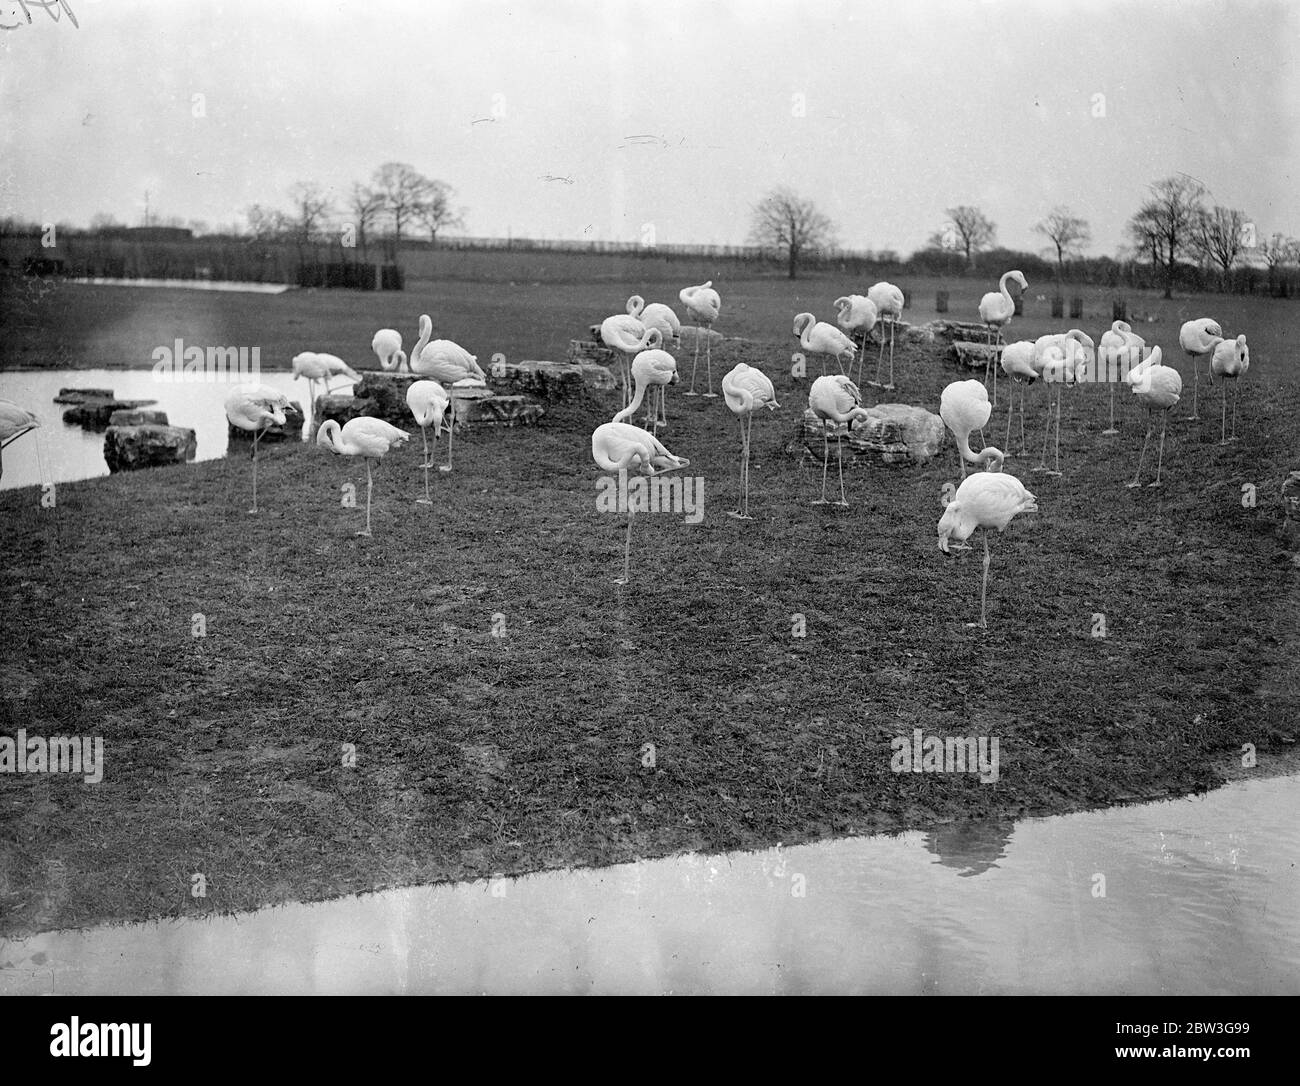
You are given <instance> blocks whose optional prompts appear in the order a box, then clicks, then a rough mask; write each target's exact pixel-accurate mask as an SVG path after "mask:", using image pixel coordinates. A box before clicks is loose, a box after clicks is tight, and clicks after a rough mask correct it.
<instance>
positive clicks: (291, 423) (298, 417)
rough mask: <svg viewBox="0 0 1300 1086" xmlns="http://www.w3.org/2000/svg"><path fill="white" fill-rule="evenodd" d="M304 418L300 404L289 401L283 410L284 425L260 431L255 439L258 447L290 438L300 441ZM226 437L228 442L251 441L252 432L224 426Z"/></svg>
mask: <svg viewBox="0 0 1300 1086" xmlns="http://www.w3.org/2000/svg"><path fill="white" fill-rule="evenodd" d="M306 422H307V420H306V418H305V417H304V416H303V413H302V404H300V403H298V402H297V401H295V400H290V401H289V406H288V407H286V408H285V409H284V425H283V426H268V427H267V428H266V429H265V430H263V431H262V434H261V436H260V437H259V438H258V439H257V443H258V444H259V445H265V444H267V443H268V442H271V443H275V442H277V441H287V440H288V439H290V438H292V439H293V440H294V441H299V440H301V439H302V428H303V426H305V425H306ZM226 435H227V437H228V438H229V441H230V442H232V443H233V442H236V441H247V442H249V443H251V442H252V440H253V431H252V430H241V429H240V428H239V427H238V426H231V425H230V424H229V423H227V424H226Z"/></svg>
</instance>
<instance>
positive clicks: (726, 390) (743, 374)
mask: <svg viewBox="0 0 1300 1086" xmlns="http://www.w3.org/2000/svg"><path fill="white" fill-rule="evenodd" d="M722 395H723V397H724V399H725V400H726V401H727V406H728V407H729V408H730V409H731V412H732V414H734V415H735V416H736V418H737V419H739V420H740V482H741V488H742V492H743V494H744V498H743V504H742V505H741V507H740V509H738V510H734V511H730V512H728V513H727V515H728V516H730V517H735V518H736V519H737V520H750V519H752V518H751V517H750V515H749V435H750V431H751V430H752V429H753V427H754V412H755V411H757V410H758V409H759V408H762V407H766V408H767V409H768V410H769V411H775V410H776V409H777V408H778V407H780V406H781V405H780V404H779V403H777V402H776V389H775V388H773V387H772V382H771V381H770V380H768V377H767V374H765V373H764V372H763V371H762V370H760V369H755V368H754V367H753V366H748V365H746V364H745V363H744V362H741V363H739V364H737V365H736V366H735V367H733V368H732V369H731V370H730V371H729V372H728V373H727V375H726V376H725V377H723V378H722ZM823 436H824V434H823Z"/></svg>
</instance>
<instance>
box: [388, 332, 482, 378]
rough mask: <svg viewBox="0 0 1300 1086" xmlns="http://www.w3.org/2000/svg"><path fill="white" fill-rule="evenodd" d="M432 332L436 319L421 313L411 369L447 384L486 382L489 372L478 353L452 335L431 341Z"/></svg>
mask: <svg viewBox="0 0 1300 1086" xmlns="http://www.w3.org/2000/svg"><path fill="white" fill-rule="evenodd" d="M432 334H433V321H431V320H430V319H429V318H428V316H427V315H424V314H421V316H420V338H419V340H418V341H417V342H416V344H415V347H414V348H412V350H411V358H410V361H409V362H407V365H408V366H409V367H410V370H411V372H412V373H418V374H421V375H422V376H424V377H432V378H433V379H434V380H435V381H437V382H438V383H439V384H441V385H442V386H443V387H444V388H449V387H451V386H452V385H455V384H464V385H475V386H479V387H482V386H484V385H486V384H487V374H486V373H484V372H483V370H482V369H481V368H480V366H479V364H478V356H477V355H472V354H470V353H469V351H467V350H465V348H464V347H462V346H461V345H460V344H459V343H454V342H453V341H452V340H450V339H435V340H434V341H433V342H432V343H430V342H429V336H430V335H432Z"/></svg>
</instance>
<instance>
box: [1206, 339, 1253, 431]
mask: <svg viewBox="0 0 1300 1086" xmlns="http://www.w3.org/2000/svg"><path fill="white" fill-rule="evenodd" d="M1248 369H1250V349H1249V348H1248V347H1247V346H1246V337H1245V336H1238V337H1237V338H1236V339H1225V340H1224V341H1223V342H1222V343H1220V344H1219V345H1218V346H1217V347H1215V348H1214V356H1213V357H1212V358H1211V359H1210V372H1211V373H1212V374H1214V375H1215V376H1216V377H1222V378H1224V381H1223V410H1222V412H1221V413H1220V415H1219V444H1220V445H1226V444H1228V442H1230V441H1236V440H1237V381H1238V380H1239V379H1240V378H1242V377H1245V376H1246V371H1247V370H1248ZM1228 379H1231V380H1232V437H1228V420H1227V414H1228Z"/></svg>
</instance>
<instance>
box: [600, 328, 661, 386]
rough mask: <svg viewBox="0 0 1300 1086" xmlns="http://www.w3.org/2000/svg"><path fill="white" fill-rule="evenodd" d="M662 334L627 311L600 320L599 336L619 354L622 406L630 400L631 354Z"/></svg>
mask: <svg viewBox="0 0 1300 1086" xmlns="http://www.w3.org/2000/svg"><path fill="white" fill-rule="evenodd" d="M655 335H658V336H659V337H660V338H659V342H660V343H662V342H663V336H662V334H660V333H658V332H652V331H651V330H650V329H649V328H647V327H646V326H645V325H644V324H642V323H641V322H640V321H639V320H637V319H636V318H635V317H633V316H629V315H628V314H627V313H616V314H614V316H612V317H606V318H605V319H604V320H603V321H601V322H600V338H601V341H602V342H603V343H604V344H605V346H606V347H608V348H610V349H611V350H614V351H617V352H618V354H619V367H618V374H619V377H620V378H621V380H622V383H623V406H624V407H626V406H627V405H628V404H629V403H630V402H631V400H632V387H631V386H632V382H631V368H632V356H633V355H635V354H636V353H637V352H638V351H644V350H645V349H646V348H647V347H649V346H650V343H651V340H652V337H653V336H655Z"/></svg>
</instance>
